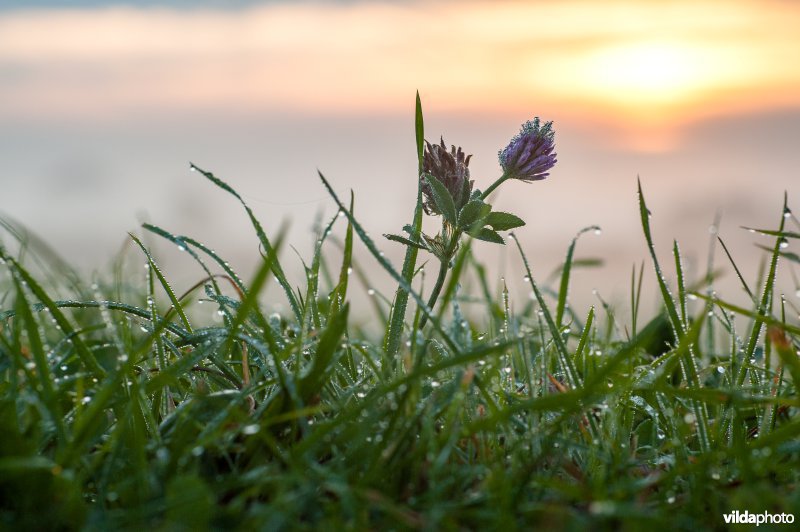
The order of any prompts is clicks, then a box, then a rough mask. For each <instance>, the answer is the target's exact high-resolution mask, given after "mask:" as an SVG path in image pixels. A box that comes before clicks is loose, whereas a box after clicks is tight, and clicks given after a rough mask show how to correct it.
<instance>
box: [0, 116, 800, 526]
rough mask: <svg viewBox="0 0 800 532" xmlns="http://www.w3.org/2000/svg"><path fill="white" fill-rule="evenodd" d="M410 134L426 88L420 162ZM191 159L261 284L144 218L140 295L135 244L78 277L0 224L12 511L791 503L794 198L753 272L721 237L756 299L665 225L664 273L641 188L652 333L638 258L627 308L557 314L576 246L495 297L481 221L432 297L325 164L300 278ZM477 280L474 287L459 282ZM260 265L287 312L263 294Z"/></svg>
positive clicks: (104, 513) (64, 513) (515, 516)
mask: <svg viewBox="0 0 800 532" xmlns="http://www.w3.org/2000/svg"><path fill="white" fill-rule="evenodd" d="M422 136H423V127H422V115H421V110H420V107H419V105H418V108H417V140H418V143H417V147H418V150H419V151H418V156H419V157H420V165H421V161H422V154H423V150H422V144H421V138H422ZM193 168H194V169H195V170H197V171H198V174H199V176H202V177H203V178H205V179H207V180H209V181H211V182H212V183H213V184H214V185H216V186H218V187H219V188H220V189H221V190H222V191H224V192H226V193H228V194H230V195H232V196H233V197H234V199H235V200H237V201H239V202H241V204H242V206H243V207H244V209H245V210H246V212H247V214H248V216H249V219H250V221H251V223H252V226H253V229H254V230H255V232H256V234H257V236H258V238H259V241H260V252H261V254H262V256H263V261H262V262H261V266H260V268H259V269H258V271H257V272H256V274H255V275H254V276H253V278H252V280H250V282H247V283H246V282H244V281H243V280H242V279H241V278H240V276H239V275H238V274H237V273H236V271H235V270H234V269H233V267H232V266H231V265H230V264H228V263H227V262H226V261H225V260H224V259H223V258H222V257H219V256H218V255H217V254H215V253H214V252H213V251H212V250H211V248H209V247H208V246H206V245H204V244H203V243H201V242H200V241H198V240H195V239H193V238H190V237H186V236H177V235H173V234H171V233H170V232H168V231H167V230H166V229H163V228H160V227H157V226H154V225H149V224H146V225H145V226H144V229H145V230H146V231H147V232H149V233H151V234H154V235H157V236H158V237H160V238H163V239H165V240H167V241H169V242H170V243H172V244H174V245H176V246H178V247H179V248H180V249H181V250H183V251H185V253H187V254H188V255H189V256H190V257H191V259H192V260H193V261H194V262H195V263H196V264H197V265H198V267H199V270H198V271H201V272H202V273H201V274H200V275H199V276H198V282H197V284H196V285H195V286H194V287H193V288H192V289H191V290H189V291H188V292H187V293H184V294H180V293H177V292H175V290H174V289H173V288H172V287H171V285H170V282H169V279H168V277H167V276H166V275H165V274H164V273H163V272H162V271H161V269H160V268H159V265H158V262H157V260H156V258H155V257H154V256H153V254H152V253H151V252H150V251H149V249H148V248H147V247H146V246H145V245H144V244H143V243H142V240H141V239H140V238H138V237H136V236H134V235H131V239H132V241H133V242H134V244H135V245H136V247H137V248H138V252H140V253H141V257H142V260H141V261H139V263H142V262H143V263H144V265H145V272H146V274H147V282H146V283H145V284H144V286H138V285H137V284H136V283H135V281H136V279H139V278H140V277H141V270H140V269H138V268H137V270H136V271H130V269H129V268H128V267H126V265H125V263H124V261H119V262H118V263H117V264H116V266H115V267H114V268H113V272H112V273H113V276H112V277H113V278H112V279H111V280H109V281H108V282H103V283H94V284H93V283H87V282H85V281H84V280H82V279H81V277H80V276H79V275H78V274H76V273H73V272H72V270H71V269H70V268H69V266H68V265H66V264H64V263H63V261H60V259H58V258H57V257H56V256H55V255H54V254H53V253H52V252H50V251H49V250H48V248H47V247H46V246H45V245H44V244H42V243H41V242H38V241H36V240H32V239H31V238H30V237H28V235H27V233H26V232H25V231H24V230H22V229H20V228H19V227H17V226H16V225H14V224H12V223H10V222H7V221H4V222H3V229H4V235H5V237H4V240H3V241H4V242H5V244H3V245H2V246H0V257H1V258H2V262H3V264H2V269H1V270H0V272H2V273H0V283H2V286H3V291H2V293H1V294H2V296H1V297H2V299H0V302H1V303H2V305H1V306H0V375H2V379H0V433H2V435H3V437H2V438H0V528H7V529H14V530H26V529H27V530H34V529H37V530H40V529H87V530H95V529H97V530H108V529H141V528H143V527H149V528H154V529H158V530H173V529H174V530H181V529H187V530H188V529H231V528H234V529H265V530H272V529H318V528H324V529H337V530H338V529H390V530H391V529H396V530H402V529H427V530H439V529H443V530H453V529H501V528H505V529H508V530H511V529H518V528H523V529H525V528H531V527H533V526H541V527H547V528H555V529H585V528H589V527H591V528H592V529H598V530H602V529H608V530H618V529H623V530H640V529H642V528H644V527H650V528H652V529H656V530H660V529H671V530H697V529H703V528H708V529H719V528H723V527H724V521H723V514H724V513H727V512H730V511H733V510H741V511H744V510H748V511H750V512H751V513H754V512H763V511H769V512H771V513H781V512H789V513H793V514H794V515H800V494H799V493H798V492H797V490H796V486H797V482H798V477H800V440H798V435H800V417H798V407H800V402H799V401H798V396H797V386H798V382H800V359H798V356H797V354H798V338H800V328H798V326H797V325H796V324H792V321H791V320H788V319H787V316H795V315H797V313H798V311H797V309H796V308H794V307H792V306H791V305H790V303H788V302H786V301H785V300H784V299H783V298H782V297H780V295H779V293H778V292H777V290H776V275H777V269H778V266H779V264H780V265H784V264H785V265H790V266H791V264H792V263H796V262H800V259H798V257H797V256H796V255H794V254H792V253H790V252H788V251H787V250H786V249H785V245H784V244H785V243H786V242H787V241H788V240H791V239H797V238H798V237H800V235H798V234H797V233H795V232H792V231H790V230H788V229H787V227H786V226H787V224H788V223H795V224H797V220H796V219H795V218H793V216H792V215H791V212H790V211H789V209H788V206H787V205H786V204H784V207H783V211H781V212H780V213H778V214H779V216H776V219H777V221H778V222H779V223H778V225H777V229H775V230H759V231H760V232H762V233H763V234H766V235H769V236H771V237H773V238H774V239H775V243H774V246H772V247H770V248H768V249H766V250H765V251H764V253H765V256H766V257H767V263H766V264H767V266H766V267H765V269H764V271H763V273H762V275H761V276H760V278H759V279H758V280H757V282H756V283H755V284H754V286H755V289H754V290H753V289H751V287H750V285H748V283H747V282H746V281H745V279H744V278H743V277H742V276H741V274H739V270H738V268H736V266H735V262H733V258H732V257H730V255H729V258H730V259H731V262H732V263H733V268H734V270H735V271H736V272H737V275H739V279H740V280H741V283H742V285H743V287H744V288H745V289H746V291H747V292H748V293H750V294H751V295H752V304H751V305H749V306H736V305H733V304H730V303H728V302H726V300H724V299H723V298H721V297H720V296H718V295H717V294H716V293H715V292H714V287H713V282H714V279H713V275H709V276H708V277H707V279H706V280H705V281H704V282H703V283H702V284H701V285H698V286H696V287H694V288H690V287H688V285H687V280H686V279H685V276H684V274H683V270H682V266H681V264H682V261H681V254H680V250H679V247H678V245H677V243H675V245H674V247H673V256H672V260H671V261H670V262H672V263H673V264H674V268H675V278H676V279H677V283H673V284H675V286H673V287H670V286H669V284H668V282H667V280H666V275H667V274H666V273H665V271H666V270H667V268H665V267H664V266H663V265H662V263H661V262H660V261H659V257H658V256H657V255H656V252H655V246H654V243H653V240H652V238H651V234H650V223H651V219H650V213H649V211H648V209H647V206H646V202H645V197H644V194H643V192H642V190H641V188H640V189H639V200H640V206H641V224H642V228H643V233H644V237H645V243H646V246H647V249H648V251H649V252H650V254H651V259H652V260H651V262H652V265H653V267H654V271H655V274H656V280H657V286H658V290H659V293H660V295H661V300H662V309H663V310H662V312H661V313H660V314H658V315H657V316H655V317H654V318H652V319H651V320H650V321H648V322H647V323H644V324H643V325H642V320H643V317H641V316H639V313H638V307H639V304H638V301H639V300H640V298H641V297H642V290H643V283H642V279H643V277H645V276H646V273H645V271H644V270H641V269H640V270H639V271H638V275H637V270H636V269H634V270H633V273H632V279H631V309H628V311H630V312H627V311H626V312H616V313H615V312H611V311H610V310H611V309H605V310H607V312H606V313H605V314H604V315H600V314H599V313H598V312H596V311H595V309H594V308H590V309H585V310H584V311H583V312H578V311H576V310H575V309H573V308H572V307H571V306H570V305H569V302H568V299H567V293H568V290H569V284H570V276H571V272H572V266H573V256H574V250H575V246H576V243H577V241H578V239H577V237H576V239H575V240H574V241H573V242H572V243H571V245H570V246H569V247H568V250H567V255H566V259H565V262H564V264H563V268H562V273H561V276H560V278H559V279H558V282H557V283H556V285H555V286H554V287H548V286H539V284H538V283H537V281H536V278H535V276H534V275H533V273H532V272H531V270H530V268H529V264H528V261H527V258H526V257H525V254H524V250H523V249H522V247H521V246H520V245H519V243H518V242H517V240H516V239H515V238H513V235H512V236H511V237H510V240H511V242H512V243H513V245H514V247H516V249H517V251H518V253H519V255H520V258H521V260H522V262H523V264H524V267H525V269H526V270H527V276H528V277H527V279H528V280H529V282H530V285H531V289H532V293H533V299H531V298H529V297H528V294H522V297H521V296H520V295H519V294H512V293H509V291H508V290H507V289H506V288H505V286H502V288H501V290H499V293H495V292H494V289H493V288H492V287H494V286H496V284H497V283H496V281H495V280H493V279H488V278H487V276H486V273H485V271H486V270H485V268H484V267H483V266H482V264H481V262H480V260H479V257H478V256H477V254H476V253H477V251H478V250H477V249H476V248H477V246H473V245H472V241H471V240H467V241H465V242H464V243H463V244H462V245H461V246H460V247H459V248H458V252H457V253H456V254H455V256H454V258H453V261H452V263H450V264H448V265H447V266H448V268H449V270H448V272H449V276H448V277H447V279H448V281H447V282H445V280H444V278H443V279H442V282H441V283H437V284H441V286H439V289H440V290H442V291H441V296H440V297H439V305H438V306H436V307H434V308H429V307H428V304H427V302H426V296H427V294H426V293H424V291H423V290H421V288H420V283H419V280H418V279H417V275H418V265H417V253H418V249H417V247H415V246H413V245H409V246H408V247H407V253H406V257H405V260H404V263H403V265H402V267H400V268H399V269H398V268H396V267H395V266H394V265H392V264H391V263H390V262H389V261H388V260H387V259H386V258H385V257H384V256H383V254H381V253H380V252H379V251H378V249H377V247H376V245H375V243H374V242H373V241H372V240H371V238H370V237H369V236H368V234H367V232H366V230H365V229H364V228H363V227H362V226H361V225H360V224H359V222H358V219H357V217H356V216H355V215H354V212H355V210H354V204H355V199H354V198H353V197H352V196H351V197H350V198H348V199H349V201H348V202H347V203H345V202H343V201H342V200H341V199H340V198H338V196H336V194H335V193H334V190H333V188H332V187H331V186H330V185H329V183H328V182H327V180H325V178H324V176H322V175H321V176H320V177H321V178H322V181H323V184H324V186H325V187H326V188H327V190H328V191H329V192H330V194H331V196H332V198H333V200H334V201H335V202H336V203H337V205H338V208H339V212H338V213H337V216H335V217H334V218H332V219H331V220H330V223H329V225H328V226H327V227H326V228H324V229H323V230H322V231H321V232H320V234H319V240H318V241H317V244H316V248H315V252H314V254H313V256H312V257H311V260H310V262H309V263H307V264H306V265H305V272H306V282H305V286H302V287H293V286H291V285H290V283H289V281H288V280H287V278H286V275H285V273H284V268H283V266H282V264H281V262H280V258H279V255H280V250H281V249H282V244H283V233H282V231H278V232H277V234H276V235H275V236H274V238H272V239H270V238H268V236H267V231H266V230H265V229H264V228H262V226H261V225H260V223H259V222H258V220H257V218H256V217H255V215H254V213H253V212H252V211H251V210H250V209H249V208H248V207H247V205H246V204H245V202H244V201H243V200H242V198H241V197H240V196H239V195H238V194H237V193H236V192H235V191H234V190H233V189H232V188H231V187H230V186H229V185H228V184H226V183H225V182H224V181H222V180H221V179H219V178H217V177H216V176H214V175H213V174H211V173H209V172H206V171H205V170H201V169H200V168H197V167H194V166H193ZM420 168H421V166H420ZM421 201H422V197H421V193H420V195H419V196H418V202H417V207H416V211H415V214H414V217H413V220H412V224H411V226H410V229H411V230H410V232H409V235H414V234H415V233H414V231H415V230H416V234H419V228H420V226H421V220H422V209H421ZM590 229H591V228H590ZM333 239H336V243H337V244H338V247H337V248H332V247H331V245H330V242H331V241H332V240H333ZM357 245H363V246H365V247H366V249H367V250H368V251H369V252H370V253H371V255H372V258H373V259H374V261H375V263H376V264H377V265H378V266H379V267H381V268H383V269H384V270H385V271H386V272H387V273H388V274H389V275H390V276H391V277H392V278H394V280H395V281H396V283H397V291H396V293H395V294H394V296H393V298H391V299H390V300H389V299H387V301H388V302H389V303H390V308H391V311H390V313H389V314H388V315H387V316H384V318H385V319H384V320H383V321H384V323H381V327H382V328H384V331H385V332H384V335H383V338H375V337H374V335H370V334H368V333H365V332H364V331H362V330H361V329H359V328H358V327H357V326H356V325H355V324H354V323H353V322H351V320H350V318H349V316H350V314H351V313H352V311H351V309H350V300H351V298H350V292H351V281H352V277H353V275H355V273H354V272H356V271H358V270H359V268H361V267H362V266H364V265H359V264H356V263H355V262H354V258H353V248H354V247H355V246H357ZM722 246H723V247H724V243H722ZM725 252H726V253H727V248H725ZM779 258H780V259H781V260H780V261H779ZM443 264H444V263H443ZM671 267H672V266H671ZM467 278H470V279H473V280H474V281H476V282H475V283H474V284H475V285H476V286H477V287H479V289H478V290H477V292H476V293H462V291H460V290H459V279H467ZM269 282H274V283H275V284H276V285H277V286H278V287H280V288H281V290H282V293H278V292H272V293H271V294H270V296H269V297H270V298H273V299H277V298H279V297H280V298H281V299H282V300H283V301H284V302H288V309H289V311H288V312H287V314H286V315H282V316H281V315H265V314H264V313H263V311H262V303H263V301H262V299H263V297H262V295H263V293H264V289H265V287H266V286H267V285H268V283H269ZM644 286H647V285H644ZM436 295H437V296H438V295H439V294H438V293H437V294H436ZM433 300H434V301H435V300H436V298H433ZM465 301H470V302H471V303H472V305H478V306H480V307H481V308H482V309H483V312H481V316H480V318H479V319H469V318H468V317H466V316H465V313H464V312H462V310H461V305H462V304H463V303H464V302H465ZM514 303H516V304H514ZM200 305H202V307H200ZM209 306H212V307H214V308H215V309H217V313H218V316H217V317H218V318H219V319H218V320H213V319H210V318H209V317H208V316H209V313H208V307H209ZM512 308H518V309H520V310H518V311H516V312H515V311H512ZM441 309H447V310H446V311H442V310H441ZM623 315H626V316H627V315H631V321H630V322H623V321H622V319H621V316H623ZM376 319H377V318H376ZM426 321H427V324H425V322H426ZM422 324H425V326H424V327H421V325H422Z"/></svg>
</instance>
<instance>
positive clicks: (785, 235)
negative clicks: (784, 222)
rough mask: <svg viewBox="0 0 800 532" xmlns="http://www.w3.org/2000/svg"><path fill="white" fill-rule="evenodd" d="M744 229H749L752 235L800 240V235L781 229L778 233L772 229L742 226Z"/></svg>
mask: <svg viewBox="0 0 800 532" xmlns="http://www.w3.org/2000/svg"><path fill="white" fill-rule="evenodd" d="M742 229H747V230H748V231H750V232H751V233H761V234H762V235H766V236H779V237H782V238H800V233H793V232H791V231H784V230H783V229H780V230H778V231H773V230H770V229H756V228H753V227H747V226H744V225H743V226H742Z"/></svg>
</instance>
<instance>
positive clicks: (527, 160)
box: [498, 116, 556, 182]
mask: <svg viewBox="0 0 800 532" xmlns="http://www.w3.org/2000/svg"><path fill="white" fill-rule="evenodd" d="M554 148H555V131H553V122H545V123H544V125H541V124H540V122H539V117H538V116H537V117H536V118H534V119H533V120H528V121H527V122H525V123H524V124H522V129H520V132H519V133H518V134H517V135H516V136H515V137H514V138H513V139H511V142H509V144H508V146H506V148H505V149H504V150H502V151H500V152H499V153H498V157H499V159H500V166H501V167H502V168H503V173H504V175H505V176H507V178H508V179H519V180H520V181H527V182H530V181H538V180H540V179H544V178H545V177H547V176H548V175H550V174H549V172H548V170H550V169H551V168H552V167H553V165H555V164H556V154H555V153H553V149H554Z"/></svg>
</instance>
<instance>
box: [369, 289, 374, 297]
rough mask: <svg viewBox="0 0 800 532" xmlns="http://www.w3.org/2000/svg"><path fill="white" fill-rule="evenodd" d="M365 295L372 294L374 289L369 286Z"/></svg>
mask: <svg viewBox="0 0 800 532" xmlns="http://www.w3.org/2000/svg"><path fill="white" fill-rule="evenodd" d="M367 295H370V296H374V295H375V290H374V289H373V288H370V289H369V290H367Z"/></svg>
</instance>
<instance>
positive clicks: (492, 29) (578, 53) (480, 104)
mask: <svg viewBox="0 0 800 532" xmlns="http://www.w3.org/2000/svg"><path fill="white" fill-rule="evenodd" d="M799 23H800V8H798V7H796V6H795V5H794V4H791V3H774V4H770V5H769V6H768V8H767V7H765V6H764V5H763V4H762V3H757V2H745V3H736V4H728V3H726V4H725V5H724V8H723V6H722V5H721V4H719V3H717V2H713V1H706V2H671V3H666V2H664V3H662V2H649V3H640V2H633V1H617V2H585V1H571V2H563V3H558V4H550V3H539V2H536V3H520V2H469V3H459V2H434V3H416V2H415V3H366V2H364V3H345V4H331V3H321V4H320V3H313V4H312V3H297V4H295V3H278V4H269V5H254V6H252V7H249V8H246V9H238V10H220V9H211V8H208V7H201V8H198V9H192V10H187V9H182V10H179V9H169V8H165V7H149V8H132V7H124V6H123V7H119V6H117V7H110V8H94V9H36V10H28V11H25V10H18V11H11V12H7V13H5V14H4V15H3V16H2V17H1V18H0V116H5V117H6V118H9V117H17V118H37V117H38V118H45V119H47V118H53V117H59V116H67V117H80V118H82V119H85V120H86V119H93V118H100V119H103V118H105V119H107V118H116V117H120V116H122V117H124V116H129V115H138V114H140V113H142V112H156V113H162V112H181V111H186V112H198V111H207V110H216V111H222V112H230V113H252V112H261V111H276V110H277V111H282V110H289V111H293V112H306V113H375V112H382V113H392V112H397V111H399V110H403V111H404V110H405V109H406V108H407V105H408V99H409V94H413V92H414V91H415V90H416V89H417V88H419V89H420V90H421V91H422V92H423V93H424V94H425V96H426V98H427V101H428V102H429V103H430V104H432V105H435V106H436V107H437V108H439V109H448V110H464V111H470V112H499V111H500V112H502V111H507V110H509V109H518V108H528V107H530V106H531V105H532V104H533V103H536V104H537V105H539V106H541V105H547V106H549V107H558V108H560V109H562V111H563V113H565V114H570V113H571V114H572V115H573V116H576V117H577V116H581V115H583V114H586V113H594V114H605V115H606V116H609V115H611V114H612V113H619V114H620V115H621V116H623V117H624V119H625V120H638V121H639V122H641V123H647V122H648V121H655V122H656V123H659V124H663V123H665V122H669V121H676V120H679V119H681V117H683V119H684V120H685V119H686V116H688V115H689V113H692V114H693V115H696V114H697V113H707V114H708V113H711V114H713V113H723V114H724V113H725V112H726V110H730V109H738V110H742V109H747V110H752V109H757V108H771V107H775V106H792V105H798V104H800V98H799V97H798V96H797V94H798V88H800V71H797V69H791V68H786V65H787V64H791V61H792V60H793V58H796V57H797V56H798V55H800V38H798V37H797V36H796V28H797V26H798V25H799Z"/></svg>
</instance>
